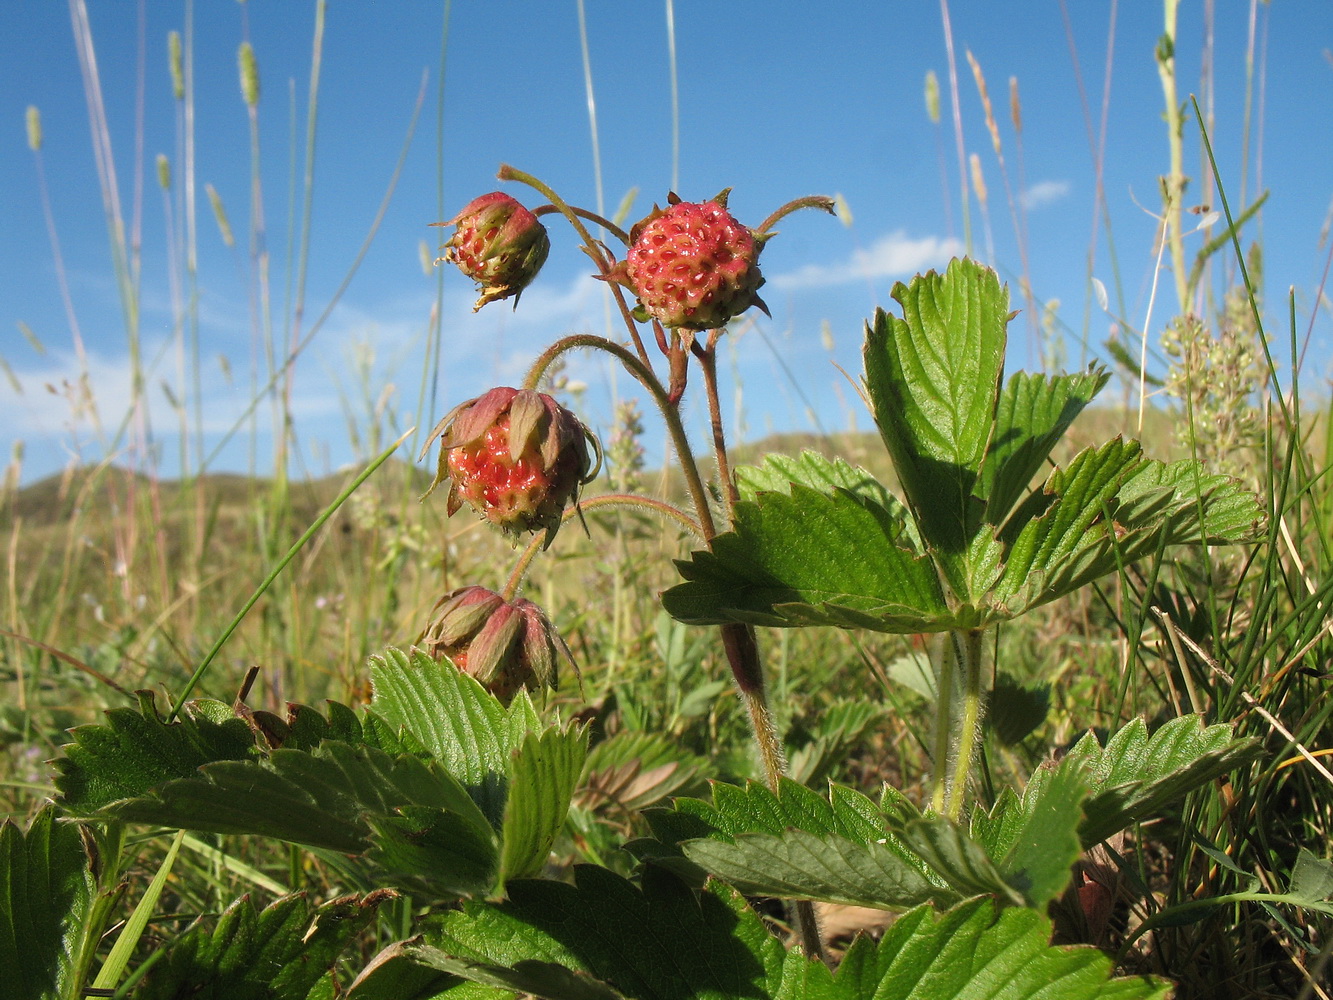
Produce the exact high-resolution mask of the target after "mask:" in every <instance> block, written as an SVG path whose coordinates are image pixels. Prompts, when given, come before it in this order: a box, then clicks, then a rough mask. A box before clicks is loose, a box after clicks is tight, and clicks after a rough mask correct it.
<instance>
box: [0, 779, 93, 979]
mask: <svg viewBox="0 0 1333 1000" xmlns="http://www.w3.org/2000/svg"><path fill="white" fill-rule="evenodd" d="M95 894H96V886H95V883H94V880H93V876H92V874H91V872H90V870H89V861H88V855H87V852H86V851H85V849H84V846H83V839H82V837H81V836H80V834H79V828H78V827H77V826H75V825H74V824H72V823H58V822H57V821H56V817H55V808H54V807H53V806H49V805H48V806H47V807H46V808H44V809H42V811H41V812H39V813H38V814H37V815H36V817H35V818H34V819H33V821H32V824H31V825H30V826H29V827H28V832H27V834H24V833H22V832H21V831H20V830H19V828H18V827H17V826H15V825H14V823H12V822H11V821H9V820H6V821H5V822H4V823H3V824H0V969H4V970H5V972H4V979H5V982H6V984H7V985H6V986H5V988H4V989H5V996H7V997H11V996H12V997H13V998H14V1000H38V998H47V997H73V996H74V993H75V991H76V990H77V988H78V986H79V985H80V984H79V983H76V982H75V979H76V977H77V968H78V965H79V956H80V954H81V952H82V949H83V930H84V925H85V923H87V921H88V916H89V912H90V910H91V908H92V905H93V900H94V896H95Z"/></svg>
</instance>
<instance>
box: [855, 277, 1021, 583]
mask: <svg viewBox="0 0 1333 1000" xmlns="http://www.w3.org/2000/svg"><path fill="white" fill-rule="evenodd" d="M893 297H894V299H896V300H897V301H898V303H899V304H900V305H901V306H902V309H903V318H902V319H899V318H897V317H896V316H891V315H890V314H888V313H886V312H884V311H883V310H882V309H878V310H876V312H875V319H874V322H873V324H868V325H867V327H866V343H865V387H866V391H867V393H868V394H869V396H870V400H871V405H872V409H873V411H874V415H875V423H876V424H877V425H878V426H879V432H880V436H881V437H882V438H883V439H884V444H885V445H886V446H887V447H888V450H889V455H890V456H891V457H892V459H893V465H894V468H895V470H896V471H897V473H898V479H899V482H901V483H902V487H903V491H904V493H905V494H906V496H907V502H908V504H909V506H910V507H911V508H912V511H913V512H914V513H915V515H916V519H917V523H918V525H919V527H920V530H921V534H922V537H923V538H924V539H925V542H926V544H927V546H928V547H929V548H931V549H932V550H934V551H935V552H936V553H937V555H938V558H939V559H940V560H941V563H942V567H943V568H944V570H945V572H946V574H947V575H948V576H949V579H950V582H951V584H952V585H953V586H954V588H955V590H958V591H959V596H960V597H962V598H963V599H964V600H969V599H975V598H976V597H977V596H979V595H976V594H970V593H968V592H967V591H966V590H964V589H963V581H965V580H966V579H967V577H968V575H969V574H968V573H967V572H966V570H965V568H964V566H963V560H964V556H965V552H966V550H967V545H968V542H969V540H970V539H971V538H972V536H973V533H974V526H975V525H976V524H977V523H978V522H979V520H980V513H981V503H980V502H979V501H978V500H977V499H976V497H975V496H974V492H975V490H976V487H977V474H978V471H979V470H980V469H981V465H982V458H983V456H984V455H985V453H986V447H987V444H988V443H989V442H990V440H991V434H992V430H993V428H994V422H995V412H996V403H997V399H998V396H999V391H1000V377H1001V375H1002V373H1003V369H1004V349H1005V326H1006V325H1007V323H1008V320H1009V296H1008V292H1007V291H1006V290H1005V289H1004V288H1002V287H1001V286H1000V281H999V278H998V277H997V276H996V274H995V272H994V271H992V270H990V269H989V268H986V267H983V266H982V265H980V264H978V263H976V262H975V261H971V260H953V261H951V262H950V263H949V266H948V268H947V269H946V271H945V273H944V274H943V275H940V274H937V273H936V272H934V271H931V272H929V273H927V274H925V275H918V276H917V277H915V278H913V279H912V281H911V283H910V284H908V285H903V284H901V283H899V284H898V285H896V286H894V289H893Z"/></svg>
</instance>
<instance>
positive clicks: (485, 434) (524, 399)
mask: <svg viewBox="0 0 1333 1000" xmlns="http://www.w3.org/2000/svg"><path fill="white" fill-rule="evenodd" d="M437 437H438V438H440V460H439V466H438V469H437V471H436V474H435V480H434V482H432V483H431V486H430V490H427V491H426V496H429V495H430V493H431V491H433V490H434V489H435V487H436V486H438V485H439V484H440V483H442V482H443V481H444V480H445V479H448V480H449V503H448V511H449V515H450V516H453V514H454V513H456V512H457V511H458V509H459V508H460V507H461V506H462V505H463V501H465V500H466V501H467V502H468V503H469V504H471V505H472V507H473V509H474V510H476V511H477V512H478V513H479V514H481V516H482V517H484V518H486V520H488V521H490V522H491V523H492V524H494V525H495V526H496V527H498V528H500V529H501V530H502V531H504V532H505V533H506V534H508V535H511V536H513V537H514V538H515V539H517V538H518V537H519V536H520V535H522V534H524V533H526V532H533V531H545V532H546V541H545V544H546V545H550V544H551V539H553V538H554V537H555V533H556V531H557V530H559V528H560V519H561V515H562V514H563V513H564V511H565V508H566V507H567V506H568V505H569V504H570V503H577V502H578V492H579V488H580V487H581V486H583V484H585V483H588V482H590V481H591V480H592V479H593V477H594V476H596V475H597V469H598V468H600V466H601V451H600V448H599V447H598V445H597V441H596V439H595V438H594V437H593V436H592V434H591V433H590V432H589V431H588V429H587V428H586V427H584V426H583V424H582V423H581V422H580V421H579V419H578V417H576V416H574V414H573V413H571V412H570V411H569V410H567V409H565V408H564V407H563V406H561V405H560V404H559V403H557V402H556V401H555V400H554V399H552V398H551V397H550V396H548V395H546V394H545V393H542V392H536V391H533V390H530V389H511V388H508V387H505V386H502V387H500V388H496V389H492V390H490V391H489V392H487V393H486V394H485V395H483V396H479V397H477V398H476V399H471V400H468V401H467V402H466V403H463V404H461V405H460V406H457V407H455V408H454V409H453V410H452V411H451V412H450V413H449V414H448V415H446V416H445V418H444V419H443V420H441V421H440V422H439V424H437V425H436V427H435V430H434V431H432V432H431V436H430V438H429V439H427V441H426V447H425V448H423V449H422V454H423V455H424V454H425V451H426V449H428V448H429V447H430V445H431V443H432V442H433V441H434V440H435V439H436V438H437ZM590 442H591V444H592V448H591V449H590V448H589V443H590ZM593 455H596V459H597V461H596V464H595V465H594V461H593ZM422 499H423V500H424V499H425V497H423V498H422Z"/></svg>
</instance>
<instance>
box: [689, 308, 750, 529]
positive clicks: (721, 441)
mask: <svg viewBox="0 0 1333 1000" xmlns="http://www.w3.org/2000/svg"><path fill="white" fill-rule="evenodd" d="M721 333H722V331H721V330H713V331H711V332H710V333H709V334H708V346H707V347H703V346H701V345H700V344H699V343H698V342H697V341H696V342H695V344H694V346H693V350H694V356H695V357H697V358H698V359H699V367H700V368H702V369H703V373H704V395H706V396H707V397H708V417H709V420H710V422H711V423H712V427H713V456H714V458H715V460H716V461H717V478H718V482H719V483H721V485H722V495H723V496H724V497H726V500H727V520H728V521H729V522H734V521H735V520H736V501H738V500H739V499H740V494H739V492H737V490H736V483H735V481H734V480H733V479H732V477H731V463H730V461H729V460H728V458H727V439H726V435H725V433H724V432H723V429H722V403H721V400H720V399H719V398H718V393H717V340H718V336H719V334H721Z"/></svg>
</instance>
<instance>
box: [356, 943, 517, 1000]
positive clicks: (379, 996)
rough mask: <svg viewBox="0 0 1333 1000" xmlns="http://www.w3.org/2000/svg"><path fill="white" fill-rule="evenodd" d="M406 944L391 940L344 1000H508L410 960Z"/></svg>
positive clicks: (509, 993) (509, 995)
mask: <svg viewBox="0 0 1333 1000" xmlns="http://www.w3.org/2000/svg"><path fill="white" fill-rule="evenodd" d="M412 946H413V945H412V943H411V942H408V941H395V942H394V943H393V944H391V945H389V946H388V947H387V948H385V949H383V950H382V951H381V952H380V953H379V954H378V955H376V956H375V957H374V958H373V959H371V960H370V963H369V964H368V965H366V967H365V968H364V969H362V970H361V972H360V973H359V974H358V975H357V977H356V978H355V979H354V980H352V982H351V983H350V984H349V985H348V987H347V994H346V1000H512V998H513V991H511V990H507V989H505V990H500V989H495V988H492V987H488V986H482V985H480V984H478V983H470V982H468V981H467V980H465V979H459V978H458V977H457V976H451V975H449V974H448V973H446V972H440V971H439V970H438V969H432V968H430V966H428V965H422V964H420V963H418V962H416V961H414V960H413V959H412V957H411V955H410V954H408V953H407V949H408V948H409V947H412Z"/></svg>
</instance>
